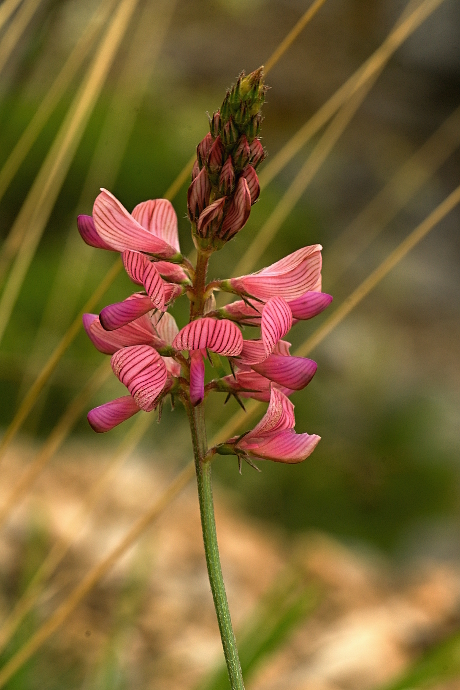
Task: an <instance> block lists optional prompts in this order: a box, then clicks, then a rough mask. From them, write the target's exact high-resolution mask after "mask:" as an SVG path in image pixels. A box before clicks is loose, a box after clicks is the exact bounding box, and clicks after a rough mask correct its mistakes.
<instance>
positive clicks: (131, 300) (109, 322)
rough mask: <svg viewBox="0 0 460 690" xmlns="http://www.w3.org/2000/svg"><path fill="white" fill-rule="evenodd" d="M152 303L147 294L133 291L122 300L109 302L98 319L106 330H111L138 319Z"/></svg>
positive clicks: (149, 309) (149, 308)
mask: <svg viewBox="0 0 460 690" xmlns="http://www.w3.org/2000/svg"><path fill="white" fill-rule="evenodd" d="M153 307H154V305H153V304H152V300H151V299H150V297H149V296H148V295H141V294H139V293H135V294H134V295H131V296H130V297H128V298H127V299H125V300H123V302H116V303H115V304H109V305H108V306H107V307H104V309H103V310H102V311H101V313H100V315H99V321H100V323H101V326H102V327H103V328H104V329H105V330H106V331H113V330H115V329H117V328H121V327H122V326H126V324H128V323H131V321H134V320H135V319H138V318H139V317H140V316H142V315H143V314H147V312H149V311H151V310H152V309H153Z"/></svg>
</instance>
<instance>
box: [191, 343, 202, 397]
mask: <svg viewBox="0 0 460 690" xmlns="http://www.w3.org/2000/svg"><path fill="white" fill-rule="evenodd" d="M203 398H204V359H203V354H202V352H201V351H200V350H194V351H193V352H192V353H191V354H190V402H191V403H192V405H193V406H194V407H195V406H196V405H199V403H200V402H202V400H203Z"/></svg>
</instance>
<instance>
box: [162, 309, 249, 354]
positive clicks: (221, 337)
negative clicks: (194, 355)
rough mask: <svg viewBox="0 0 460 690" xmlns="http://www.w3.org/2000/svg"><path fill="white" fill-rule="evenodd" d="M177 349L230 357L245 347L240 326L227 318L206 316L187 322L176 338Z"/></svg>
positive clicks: (175, 345) (174, 345)
mask: <svg viewBox="0 0 460 690" xmlns="http://www.w3.org/2000/svg"><path fill="white" fill-rule="evenodd" d="M173 347H174V348H176V350H203V349H205V348H209V349H210V350H212V351H213V352H217V353H218V354H221V355H226V356H228V357H234V356H236V355H239V354H240V352H241V348H242V347H243V336H242V335H241V331H240V330H239V328H238V326H237V325H236V324H234V323H233V322H232V321H228V320H227V319H222V320H220V321H219V320H217V319H212V318H210V317H207V316H205V317H204V318H202V319H197V320H196V321H192V322H191V323H189V324H187V326H185V327H184V328H183V329H182V330H181V331H179V333H178V335H177V336H176V337H175V338H174V342H173Z"/></svg>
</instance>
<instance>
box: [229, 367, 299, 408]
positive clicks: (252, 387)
mask: <svg viewBox="0 0 460 690" xmlns="http://www.w3.org/2000/svg"><path fill="white" fill-rule="evenodd" d="M235 376H236V378H234V377H233V376H232V375H230V376H225V377H224V378H223V379H221V380H222V382H223V383H224V384H225V385H226V386H227V387H228V390H234V391H235V392H237V393H238V395H239V396H240V397H241V398H253V399H254V400H259V401H260V402H269V401H270V393H271V389H272V387H273V386H276V387H278V386H277V384H272V382H271V381H270V380H269V379H268V378H266V377H265V376H261V375H260V374H258V373H257V372H255V371H252V370H251V371H238V372H236V374H235ZM278 388H279V390H281V392H282V393H284V395H291V394H292V393H293V392H294V391H293V390H291V389H289V388H286V387H284V386H279V387H278ZM244 389H246V390H244ZM218 390H219V389H218Z"/></svg>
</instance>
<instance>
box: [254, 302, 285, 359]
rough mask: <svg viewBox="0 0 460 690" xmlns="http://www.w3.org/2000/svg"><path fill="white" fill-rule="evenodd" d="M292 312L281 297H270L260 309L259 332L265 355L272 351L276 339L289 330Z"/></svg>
mask: <svg viewBox="0 0 460 690" xmlns="http://www.w3.org/2000/svg"><path fill="white" fill-rule="evenodd" d="M291 326H292V312H291V310H290V309H289V305H288V303H287V302H286V300H284V299H283V298H282V297H272V298H271V299H269V300H268V302H267V303H266V304H265V306H264V308H263V309H262V321H261V334H262V342H263V343H264V346H265V352H266V354H267V355H269V354H270V352H272V351H273V348H274V347H275V345H276V343H277V342H278V340H280V339H281V338H282V337H283V335H286V333H287V332H288V331H289V330H290V328H291Z"/></svg>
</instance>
